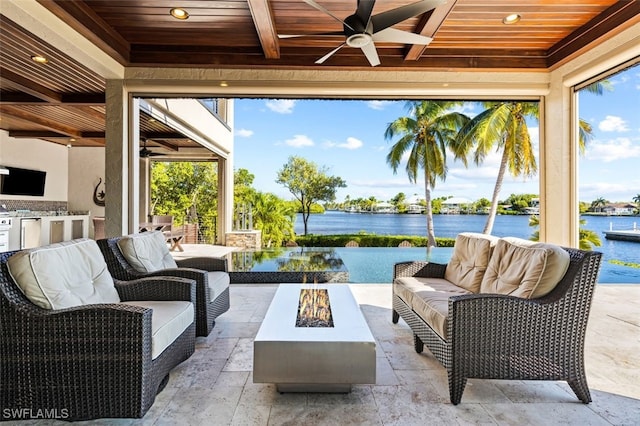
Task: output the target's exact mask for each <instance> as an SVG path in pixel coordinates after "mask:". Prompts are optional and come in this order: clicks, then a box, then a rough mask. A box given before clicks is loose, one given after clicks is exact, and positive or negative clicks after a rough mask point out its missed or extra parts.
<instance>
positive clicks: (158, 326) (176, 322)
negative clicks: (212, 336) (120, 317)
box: [122, 300, 193, 359]
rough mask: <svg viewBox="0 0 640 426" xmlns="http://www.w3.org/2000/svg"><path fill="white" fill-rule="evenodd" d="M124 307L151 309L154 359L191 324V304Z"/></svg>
mask: <svg viewBox="0 0 640 426" xmlns="http://www.w3.org/2000/svg"><path fill="white" fill-rule="evenodd" d="M122 303H123V304H125V305H131V306H141V307H143V308H151V309H153V314H152V315H151V342H152V343H151V358H152V359H156V358H157V357H158V356H159V355H160V354H161V353H162V351H164V350H165V349H167V348H168V347H169V345H171V344H172V343H173V342H174V341H175V340H176V339H177V338H178V337H179V336H180V335H181V334H182V333H183V332H184V331H185V330H186V329H187V327H189V325H191V323H193V304H192V303H191V302H187V301H182V300H176V301H146V300H143V301H140V300H136V301H131V302H122Z"/></svg>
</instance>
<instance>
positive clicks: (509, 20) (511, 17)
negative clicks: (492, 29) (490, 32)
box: [502, 13, 522, 25]
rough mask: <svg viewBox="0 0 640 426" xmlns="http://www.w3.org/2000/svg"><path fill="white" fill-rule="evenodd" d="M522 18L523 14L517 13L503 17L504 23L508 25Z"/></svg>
mask: <svg viewBox="0 0 640 426" xmlns="http://www.w3.org/2000/svg"><path fill="white" fill-rule="evenodd" d="M520 19H522V16H520V15H518V14H517V13H512V14H511V15H507V16H505V17H504V18H503V19H502V23H503V24H506V25H510V24H515V23H516V22H518V21H520Z"/></svg>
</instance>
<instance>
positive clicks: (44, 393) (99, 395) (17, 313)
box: [0, 252, 195, 420]
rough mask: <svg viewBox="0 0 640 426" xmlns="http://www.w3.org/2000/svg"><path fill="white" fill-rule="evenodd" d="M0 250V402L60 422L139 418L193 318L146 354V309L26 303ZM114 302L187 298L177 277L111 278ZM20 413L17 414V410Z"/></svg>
mask: <svg viewBox="0 0 640 426" xmlns="http://www.w3.org/2000/svg"><path fill="white" fill-rule="evenodd" d="M14 253H16V252H6V253H0V292H1V295H0V336H2V338H1V339H0V407H2V408H3V409H4V410H5V411H4V413H5V414H6V413H9V414H10V415H12V416H13V414H11V413H18V414H16V415H15V417H18V418H19V416H21V415H25V414H24V413H38V412H39V411H38V410H43V409H47V410H50V413H55V415H56V416H58V417H59V418H61V419H64V420H86V419H95V418H114V417H116V418H120V417H138V418H139V417H143V416H144V415H145V413H146V412H147V410H148V409H149V408H150V407H151V405H152V404H153V402H154V400H155V397H156V394H157V393H158V392H160V391H161V390H162V388H163V387H164V386H165V385H166V383H167V381H168V379H169V371H170V370H171V369H172V368H173V367H175V366H176V365H178V364H179V363H181V362H182V361H184V360H186V359H187V358H189V357H190V356H191V354H193V352H194V350H195V324H192V325H191V326H189V327H188V328H187V329H186V330H185V331H184V332H183V333H182V334H181V335H180V336H179V337H178V338H177V339H176V340H175V341H174V342H173V343H172V344H171V345H169V346H168V347H167V348H166V349H165V350H164V351H163V352H162V353H161V354H160V355H159V356H158V357H156V358H155V359H152V358H151V349H152V348H151V315H152V310H151V309H146V308H142V307H137V306H129V305H125V304H117V303H116V304H100V305H86V306H78V307H74V308H69V309H60V310H46V309H42V308H40V307H38V306H36V305H34V304H33V303H31V301H29V300H28V299H27V298H26V297H25V296H24V294H23V293H22V292H21V291H20V289H19V288H18V286H17V285H16V284H15V282H14V281H13V279H12V278H11V276H10V275H9V272H8V269H7V265H6V260H7V259H8V258H9V257H10V256H12V255H13V254H14ZM115 285H116V289H117V291H118V294H119V295H120V298H121V299H122V301H132V300H188V301H193V300H195V282H194V281H192V280H186V279H180V278H168V279H167V278H163V279H158V278H146V279H142V280H136V281H130V282H120V281H115ZM20 413H23V414H20Z"/></svg>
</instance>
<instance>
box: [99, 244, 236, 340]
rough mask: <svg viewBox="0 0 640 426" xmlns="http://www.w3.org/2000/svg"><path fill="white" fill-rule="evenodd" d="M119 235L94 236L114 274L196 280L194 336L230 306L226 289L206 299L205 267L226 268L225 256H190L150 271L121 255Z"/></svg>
mask: <svg viewBox="0 0 640 426" xmlns="http://www.w3.org/2000/svg"><path fill="white" fill-rule="evenodd" d="M121 238H122V237H115V238H106V239H102V240H98V242H97V243H98V247H100V250H101V251H102V255H103V256H104V259H105V261H106V262H107V267H108V268H109V272H110V273H111V275H113V277H114V278H116V279H119V280H123V281H129V280H135V279H139V278H144V277H154V276H155V277H158V276H171V277H180V278H188V279H192V280H195V281H196V303H195V309H196V336H208V335H209V333H211V330H213V327H214V326H215V320H216V318H217V317H219V316H220V315H222V314H223V313H225V312H227V311H228V310H229V307H230V303H229V289H227V290H225V291H223V292H222V293H221V294H220V295H218V297H216V298H215V299H214V300H210V299H211V296H210V292H209V277H208V274H207V272H208V271H225V272H226V271H227V260H226V259H221V258H215V257H194V258H190V259H184V260H176V263H177V264H178V268H173V269H162V270H160V271H156V272H152V273H142V272H139V271H137V270H136V269H135V268H134V267H133V266H131V264H130V263H129V262H128V261H127V259H125V257H124V256H123V255H122V252H121V251H120V249H119V248H118V241H119V240H120V239H121Z"/></svg>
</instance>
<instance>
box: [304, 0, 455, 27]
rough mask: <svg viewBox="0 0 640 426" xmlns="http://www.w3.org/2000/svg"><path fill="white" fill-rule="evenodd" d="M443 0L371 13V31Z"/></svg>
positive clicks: (389, 24)
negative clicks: (375, 13)
mask: <svg viewBox="0 0 640 426" xmlns="http://www.w3.org/2000/svg"><path fill="white" fill-rule="evenodd" d="M305 1H307V0H305ZM445 2H446V1H445V0H422V1H419V2H416V3H411V4H408V5H406V6H400V7H397V8H395V9H391V10H388V11H386V12H382V13H378V14H377V15H373V16H372V17H371V23H372V24H373V32H374V33H377V32H378V31H382V30H384V29H385V28H389V27H390V26H392V25H395V24H397V23H399V22H402V21H404V20H405V19H409V18H411V17H413V16H417V15H421V14H423V13H425V12H427V11H429V10H431V9H435V8H436V7H438V6H440V5H441V4H443V3H445Z"/></svg>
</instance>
